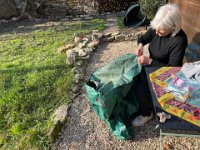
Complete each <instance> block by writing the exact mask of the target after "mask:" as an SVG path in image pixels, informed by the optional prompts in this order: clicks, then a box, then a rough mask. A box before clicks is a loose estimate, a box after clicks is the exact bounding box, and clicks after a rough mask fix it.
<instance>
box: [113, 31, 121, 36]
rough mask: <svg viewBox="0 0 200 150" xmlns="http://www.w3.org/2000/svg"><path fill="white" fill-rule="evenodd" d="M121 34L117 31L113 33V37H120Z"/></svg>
mask: <svg viewBox="0 0 200 150" xmlns="http://www.w3.org/2000/svg"><path fill="white" fill-rule="evenodd" d="M119 34H120V32H119V31H115V32H113V33H112V36H117V35H119Z"/></svg>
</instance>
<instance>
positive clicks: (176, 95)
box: [150, 67, 200, 127]
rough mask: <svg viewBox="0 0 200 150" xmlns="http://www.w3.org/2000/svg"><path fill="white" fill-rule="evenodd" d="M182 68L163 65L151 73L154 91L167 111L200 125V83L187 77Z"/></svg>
mask: <svg viewBox="0 0 200 150" xmlns="http://www.w3.org/2000/svg"><path fill="white" fill-rule="evenodd" d="M180 69H181V67H162V68H160V69H158V70H156V71H155V72H153V73H151V74H150V81H151V84H152V87H153V90H154V93H155V95H156V97H157V100H158V102H159V103H160V105H161V107H162V108H163V109H164V110H165V111H166V112H168V113H171V114H173V115H175V116H177V117H180V118H182V119H184V120H186V121H188V122H191V123H193V124H195V125H197V126H199V127H200V83H199V82H196V81H194V80H190V79H187V78H186V77H185V76H184V74H183V73H182V72H181V71H180ZM175 77H176V78H175ZM177 79H178V80H177Z"/></svg>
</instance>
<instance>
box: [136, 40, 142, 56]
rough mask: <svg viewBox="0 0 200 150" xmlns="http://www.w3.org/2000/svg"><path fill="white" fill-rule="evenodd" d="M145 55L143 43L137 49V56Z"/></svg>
mask: <svg viewBox="0 0 200 150" xmlns="http://www.w3.org/2000/svg"><path fill="white" fill-rule="evenodd" d="M142 54H143V45H142V43H139V44H138V46H137V49H136V55H137V56H141V55H142Z"/></svg>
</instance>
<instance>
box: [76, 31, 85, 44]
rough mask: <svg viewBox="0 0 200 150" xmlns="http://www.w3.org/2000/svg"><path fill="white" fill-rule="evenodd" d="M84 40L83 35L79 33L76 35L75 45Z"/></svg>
mask: <svg viewBox="0 0 200 150" xmlns="http://www.w3.org/2000/svg"><path fill="white" fill-rule="evenodd" d="M83 38H84V35H83V34H80V33H77V34H75V35H74V43H75V44H78V43H79V42H80V41H81V40H82V39H83Z"/></svg>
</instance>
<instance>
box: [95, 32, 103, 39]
mask: <svg viewBox="0 0 200 150" xmlns="http://www.w3.org/2000/svg"><path fill="white" fill-rule="evenodd" d="M102 37H103V34H102V33H93V34H92V40H100V39H101V38H102Z"/></svg>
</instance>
